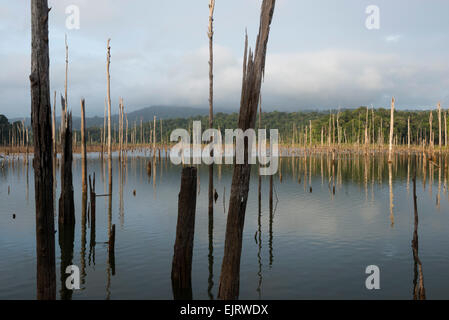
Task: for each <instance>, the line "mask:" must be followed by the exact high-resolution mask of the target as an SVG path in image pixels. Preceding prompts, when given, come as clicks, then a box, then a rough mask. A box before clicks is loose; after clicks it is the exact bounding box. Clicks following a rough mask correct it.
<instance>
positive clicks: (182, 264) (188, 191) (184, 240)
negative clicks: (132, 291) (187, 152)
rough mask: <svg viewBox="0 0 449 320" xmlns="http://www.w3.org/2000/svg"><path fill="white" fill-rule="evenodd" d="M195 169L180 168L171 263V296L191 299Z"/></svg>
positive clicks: (177, 298)
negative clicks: (179, 186)
mask: <svg viewBox="0 0 449 320" xmlns="http://www.w3.org/2000/svg"><path fill="white" fill-rule="evenodd" d="M196 186H197V169H196V168H195V167H185V168H183V169H182V176H181V191H180V192H179V196H178V223H177V225H176V242H175V247H174V254H173V264H172V273H171V279H172V288H173V297H174V299H176V300H179V299H180V300H191V299H192V255H193V237H194V233H195V208H196Z"/></svg>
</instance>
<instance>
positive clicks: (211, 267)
mask: <svg viewBox="0 0 449 320" xmlns="http://www.w3.org/2000/svg"><path fill="white" fill-rule="evenodd" d="M208 231H209V254H208V256H207V257H208V262H209V278H208V279H207V282H208V286H207V294H208V296H209V299H210V300H213V299H214V295H213V293H212V289H213V287H214V215H213V213H212V214H209V228H208Z"/></svg>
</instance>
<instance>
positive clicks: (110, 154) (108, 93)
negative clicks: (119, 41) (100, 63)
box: [106, 39, 112, 159]
mask: <svg viewBox="0 0 449 320" xmlns="http://www.w3.org/2000/svg"><path fill="white" fill-rule="evenodd" d="M110 41H111V39H108V46H107V56H106V75H107V102H108V157H109V159H111V157H112V147H111V77H110V73H109V66H110V65H111V46H110V45H109V43H110Z"/></svg>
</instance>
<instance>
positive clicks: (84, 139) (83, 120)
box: [81, 99, 87, 194]
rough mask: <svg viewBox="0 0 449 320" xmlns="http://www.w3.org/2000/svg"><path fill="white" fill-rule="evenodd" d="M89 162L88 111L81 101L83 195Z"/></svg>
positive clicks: (85, 188)
mask: <svg viewBox="0 0 449 320" xmlns="http://www.w3.org/2000/svg"><path fill="white" fill-rule="evenodd" d="M86 168H87V160H86V111H85V101H84V99H81V171H82V173H81V175H82V184H83V194H84V193H87V169H86Z"/></svg>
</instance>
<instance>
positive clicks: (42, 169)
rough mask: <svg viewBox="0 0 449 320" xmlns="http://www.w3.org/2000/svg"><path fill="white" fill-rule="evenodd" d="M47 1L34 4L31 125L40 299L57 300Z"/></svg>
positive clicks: (32, 4)
mask: <svg viewBox="0 0 449 320" xmlns="http://www.w3.org/2000/svg"><path fill="white" fill-rule="evenodd" d="M49 11H50V9H49V8H48V2H47V0H32V1H31V75H30V82H31V122H32V126H33V140H34V160H33V166H34V189H35V203H36V258H37V274H36V275H37V277H36V278H37V299H39V300H54V299H56V270H55V269H56V266H55V227H54V219H53V217H54V206H53V179H49V177H51V175H52V174H53V159H52V151H53V150H52V142H51V120H50V115H51V103H50V80H49V69H50V60H49V48H48V13H49Z"/></svg>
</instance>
